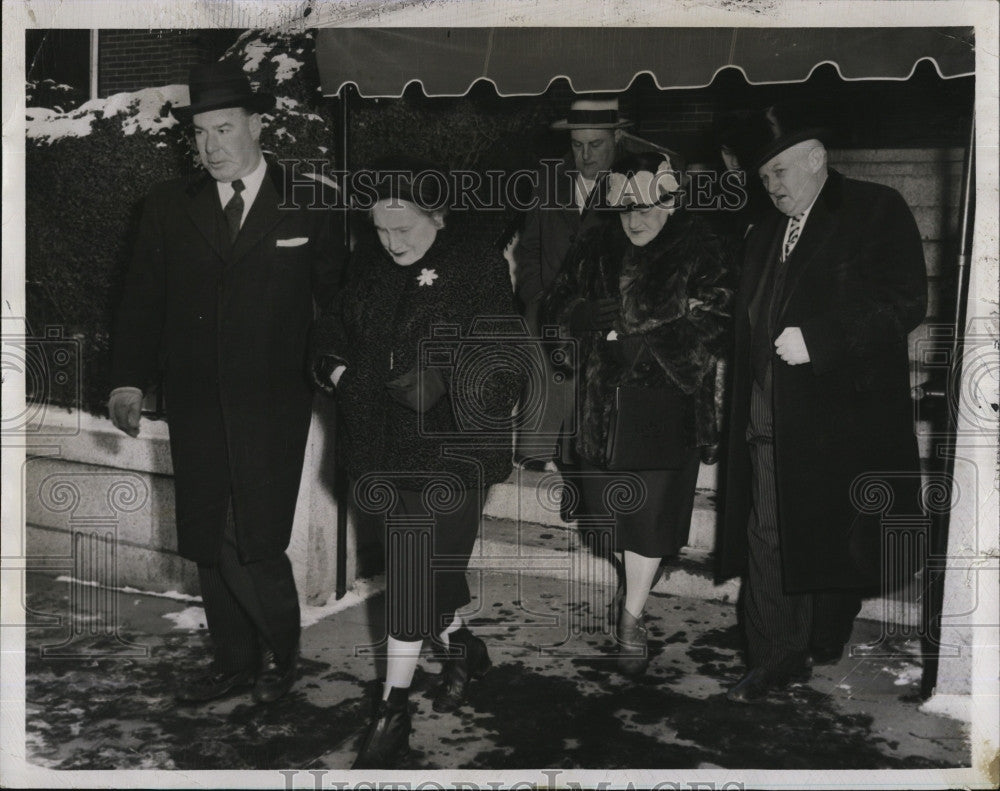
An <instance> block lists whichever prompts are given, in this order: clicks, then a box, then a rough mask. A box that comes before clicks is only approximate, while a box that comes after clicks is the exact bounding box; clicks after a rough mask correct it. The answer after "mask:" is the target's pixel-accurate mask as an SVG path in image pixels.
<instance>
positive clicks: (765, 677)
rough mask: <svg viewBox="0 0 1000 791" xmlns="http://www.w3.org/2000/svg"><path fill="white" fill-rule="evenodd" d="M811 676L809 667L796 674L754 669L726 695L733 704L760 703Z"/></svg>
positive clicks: (760, 668) (759, 668)
mask: <svg viewBox="0 0 1000 791" xmlns="http://www.w3.org/2000/svg"><path fill="white" fill-rule="evenodd" d="M809 675H810V671H809V668H808V667H803V668H801V669H800V670H798V671H796V672H794V673H787V672H783V671H778V670H766V669H765V668H762V667H754V668H751V669H750V670H749V671H748V672H747V674H746V675H745V676H743V678H741V679H740V680H739V682H738V683H737V684H736V685H735V686H734V687H732V688H731V689H730V690H729V691H728V692H727V693H726V697H727V698H728V699H729V700H731V701H732V702H733V703H760V702H761V701H762V700H766V699H767V697H768V696H769V695H770V694H771V693H772V692H777V691H779V690H782V689H784V688H785V687H787V686H788V685H789V684H792V683H795V682H800V681H807V680H808V679H809Z"/></svg>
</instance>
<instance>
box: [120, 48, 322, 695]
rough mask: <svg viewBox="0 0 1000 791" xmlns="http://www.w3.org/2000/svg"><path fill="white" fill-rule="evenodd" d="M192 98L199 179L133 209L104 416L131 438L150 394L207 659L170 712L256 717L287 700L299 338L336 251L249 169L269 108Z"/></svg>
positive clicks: (223, 98) (300, 413)
mask: <svg viewBox="0 0 1000 791" xmlns="http://www.w3.org/2000/svg"><path fill="white" fill-rule="evenodd" d="M190 93H191V103H190V105H188V106H186V107H178V108H174V109H173V110H172V112H173V114H174V116H175V117H176V118H177V119H178V120H180V121H181V122H182V123H184V124H190V125H191V126H192V127H193V132H194V140H195V143H196V145H197V148H198V154H199V157H200V159H201V164H202V165H203V166H204V171H203V172H202V173H200V174H199V175H197V176H194V177H190V178H186V179H176V180H174V181H169V182H165V183H163V184H159V185H157V186H155V187H154V188H153V189H152V191H151V192H150V194H149V196H148V197H147V199H146V201H145V205H144V207H143V213H142V219H141V222H140V225H139V230H138V235H137V238H136V244H135V248H134V254H133V258H132V263H131V266H130V269H129V274H128V277H127V279H126V283H125V290H124V294H123V298H122V301H121V304H120V307H119V310H118V315H117V318H116V326H115V335H114V353H113V360H112V386H113V387H114V390H113V391H112V393H111V398H110V402H109V405H108V406H109V411H110V414H111V419H112V421H113V422H114V424H115V425H116V426H117V427H118V428H119V429H121V430H122V431H124V432H125V433H126V434H128V435H130V436H132V437H135V436H137V435H138V433H139V426H140V422H139V416H140V410H141V403H142V397H143V393H142V391H143V390H144V389H145V388H147V387H148V386H149V385H151V384H153V383H155V382H157V381H162V383H163V392H164V394H165V400H166V409H167V418H168V420H169V424H170V452H171V458H172V460H173V468H174V488H175V493H176V521H177V545H178V546H177V550H178V553H179V554H180V555H181V556H182V557H184V558H187V559H188V560H193V561H195V562H196V563H197V564H198V576H199V581H200V584H201V594H202V599H203V602H204V606H205V617H206V620H207V622H208V629H209V633H210V634H211V637H212V643H213V649H214V654H215V655H214V661H213V662H212V665H211V667H210V668H208V669H207V670H206V671H205V672H203V673H201V674H199V675H196V676H193V677H184V678H182V679H179V689H178V692H177V698H178V700H179V701H180V702H182V703H203V702H206V701H209V700H214V699H217V698H221V697H224V696H227V695H230V694H232V693H234V692H238V691H244V690H246V691H250V690H252V694H253V698H254V699H255V700H256V701H257V702H261V703H267V702H270V701H273V700H276V699H277V698H279V697H281V696H282V695H284V694H285V692H287V691H288V689H289V688H290V687H291V685H292V682H293V680H294V675H295V669H296V663H297V658H298V641H299V631H300V623H299V605H298V594H297V591H296V588H295V580H294V578H293V576H292V568H291V564H290V563H289V560H288V557H287V556H286V555H285V549H286V548H287V546H288V542H289V538H290V536H291V530H292V519H293V516H294V513H295V502H296V498H297V492H298V487H299V478H300V476H301V473H302V461H303V457H304V452H305V445H306V437H307V434H308V432H309V423H310V419H311V414H312V408H311V407H312V392H311V389H310V385H309V381H308V379H307V376H306V344H307V338H308V334H309V328H310V324H311V322H312V317H313V310H314V303H315V304H318V305H319V306H320V307H322V306H323V305H325V303H326V302H327V301H329V300H330V299H331V298H332V297H333V294H334V291H335V289H336V284H337V280H338V262H339V259H340V255H339V250H340V246H339V244H338V243H337V239H336V236H335V227H336V226H335V223H334V217H335V215H334V213H333V212H330V211H329V210H328V209H325V208H320V209H318V210H317V211H309V210H308V209H307V208H305V207H308V206H309V205H311V204H313V203H314V200H313V199H314V198H316V197H317V196H316V195H314V194H309V193H310V192H311V190H306V191H305V192H303V193H301V194H300V193H293V192H292V186H293V185H292V183H291V181H290V180H288V177H289V176H290V174H286V173H285V172H284V171H283V169H282V168H281V167H278V166H277V165H276V164H275V163H274V162H270V161H267V160H266V159H265V158H264V157H263V155H262V153H261V147H260V134H261V129H262V125H263V122H262V119H261V114H262V113H265V112H267V111H268V110H270V109H271V108H272V107H273V106H274V104H275V99H274V97H273V96H271V95H268V94H263V93H255V92H254V91H252V90H251V87H250V82H249V80H248V79H247V76H246V75H245V74H244V72H243V70H242V69H241V68H240V67H239V66H238V65H236V64H233V63H224V62H223V63H212V64H208V65H204V66H196V67H194V68H193V69H192V70H191V78H190ZM300 186H301V185H300ZM321 188H322V187H321V186H319V185H318V186H317V189H321ZM296 200H298V203H295V201H296ZM317 205H318V204H317Z"/></svg>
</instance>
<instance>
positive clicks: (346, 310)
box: [312, 215, 527, 490]
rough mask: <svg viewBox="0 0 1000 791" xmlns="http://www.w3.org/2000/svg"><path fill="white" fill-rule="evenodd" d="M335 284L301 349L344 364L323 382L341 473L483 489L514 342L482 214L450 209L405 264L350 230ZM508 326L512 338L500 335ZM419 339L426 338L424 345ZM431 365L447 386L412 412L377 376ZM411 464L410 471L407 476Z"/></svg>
mask: <svg viewBox="0 0 1000 791" xmlns="http://www.w3.org/2000/svg"><path fill="white" fill-rule="evenodd" d="M348 270H349V275H348V277H347V278H346V282H345V284H344V287H343V289H342V290H341V292H340V294H339V295H338V296H337V299H336V300H335V301H334V304H333V306H332V308H331V310H329V311H328V312H327V313H325V314H324V315H323V316H321V317H320V319H319V321H318V322H317V326H316V333H315V338H314V347H313V351H312V356H313V359H314V360H318V359H319V358H320V357H323V356H329V357H333V358H336V360H338V361H339V362H341V363H342V364H344V365H346V366H347V368H346V371H345V372H344V374H343V376H342V377H341V378H340V380H339V381H338V383H337V387H336V388H333V387H332V385H330V383H329V382H323V381H317V384H318V385H319V386H321V387H323V388H325V389H326V390H327V391H328V392H331V393H335V394H336V397H337V402H338V405H339V408H340V410H341V413H342V415H343V418H344V420H343V425H342V431H341V433H340V434H338V437H337V454H338V459H339V462H340V464H341V465H342V467H343V468H344V469H345V470H346V471H347V474H348V476H350V477H351V478H352V479H355V480H357V479H358V478H360V477H361V476H363V475H365V474H367V473H386V474H387V475H389V476H390V477H391V480H392V482H393V484H394V485H396V486H398V487H399V488H402V489H413V490H418V489H421V488H422V487H423V486H424V484H425V483H426V480H427V477H426V476H427V474H434V473H444V474H445V475H443V476H442V478H441V480H442V481H446V480H450V481H456V480H457V481H458V486H459V487H460V488H485V487H486V486H489V485H491V484H494V483H499V482H500V481H503V480H505V479H506V478H507V477H509V475H510V473H511V446H510V431H511V428H512V420H511V413H512V410H513V407H514V403H515V401H516V400H517V397H518V394H519V393H520V389H521V387H522V386H523V384H524V371H523V369H519V368H518V366H517V365H514V366H513V367H512V366H511V365H509V363H510V362H511V359H510V357H509V355H508V354H507V353H506V352H505V351H504V346H505V345H506V344H507V343H509V342H511V341H513V342H515V343H520V344H521V345H522V346H523V345H524V344H525V343H526V340H527V339H526V338H525V337H523V335H521V333H523V330H521V329H520V328H521V327H522V326H523V325H522V324H521V320H520V318H519V317H518V316H517V313H516V311H515V309H514V299H513V291H512V289H511V282H510V274H509V269H508V266H507V262H506V261H505V260H504V258H503V256H502V255H501V254H500V253H499V252H498V251H497V250H496V249H495V248H494V246H493V244H492V239H491V237H490V235H489V234H488V233H486V229H485V228H484V227H483V223H482V222H481V221H477V220H475V219H473V218H469V217H461V216H457V215H456V216H452V217H450V218H449V220H448V227H446V228H444V229H443V230H440V231H438V234H437V237H436V238H435V240H434V242H433V244H432V245H431V247H430V249H428V250H427V252H426V253H425V254H424V256H423V258H421V259H420V260H419V261H417V262H416V263H413V264H410V265H408V266H401V265H399V264H397V263H395V262H394V261H393V260H392V259H391V258H390V257H389V256H388V254H387V253H386V252H385V250H384V249H383V247H382V245H381V244H380V243H379V242H378V240H377V238H376V237H375V235H374V233H371V232H370V231H369V232H366V233H363V234H362V235H361V238H360V239H359V241H358V244H357V247H356V248H355V250H354V252H353V253H352V255H351V263H350V266H349V267H348ZM510 332H515V333H517V334H518V335H521V337H514V338H511V337H505V333H510ZM428 344H433V346H430V345H428ZM417 366H419V367H420V368H421V369H427V368H429V367H432V368H436V369H437V370H438V371H439V372H440V373H441V374H442V376H443V378H444V379H445V380H446V382H447V386H448V392H447V394H446V395H445V396H444V397H442V398H441V399H440V400H439V401H438V402H437V403H436V404H435V405H434V406H433V407H431V408H430V409H429V410H427V411H426V412H424V413H422V414H420V413H417V412H415V411H414V410H413V409H410V408H409V407H407V406H404V405H402V404H400V403H398V402H396V401H395V400H393V399H392V398H391V397H390V394H389V390H388V388H387V387H386V385H387V383H388V382H390V381H392V380H394V379H397V378H398V377H400V376H401V375H402V374H404V373H407V372H409V371H411V370H412V369H414V368H415V367H417ZM410 473H412V477H410Z"/></svg>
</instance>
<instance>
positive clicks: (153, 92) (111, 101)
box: [25, 85, 190, 143]
mask: <svg viewBox="0 0 1000 791" xmlns="http://www.w3.org/2000/svg"><path fill="white" fill-rule="evenodd" d="M189 101H190V100H189V98H188V89H187V86H186V85H164V86H161V87H158V88H143V89H142V90H139V91H135V92H133V93H116V94H114V95H112V96H109V97H107V98H106V99H91V100H90V101H89V102H85V103H84V104H81V105H80V106H79V107H78V108H76V109H75V110H71V111H70V112H68V113H63V112H58V111H56V110H50V109H48V108H45V107H28V108H27V109H26V111H25V115H26V117H27V125H26V134H27V136H28V138H30V139H34V140H39V141H41V140H45V141H48V142H50V143H51V142H54V141H56V140H60V139H62V138H64V137H86V136H87V135H89V134H90V132H91V131H92V129H93V123H94V121H95V120H96V119H98V118H110V117H112V116H123V118H122V131H123V132H124V133H125V134H126V135H133V134H135V133H136V132H140V131H141V132H153V133H157V132H161V131H163V130H164V129H169V128H170V127H172V126H175V125H176V124H177V123H178V121H177V119H176V118H174V117H173V116H172V115H170V114H169V113H168V114H167V115H166V116H161V115H160V111H161V110H162V109H163V106H164V105H165V104H166V103H167V102H170V103H171V104H172V105H174V106H183V105H186V104H188V103H189Z"/></svg>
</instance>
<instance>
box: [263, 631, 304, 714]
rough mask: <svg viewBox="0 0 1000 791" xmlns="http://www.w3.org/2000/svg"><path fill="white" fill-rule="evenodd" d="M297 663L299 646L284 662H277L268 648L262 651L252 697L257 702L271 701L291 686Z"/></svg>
mask: <svg viewBox="0 0 1000 791" xmlns="http://www.w3.org/2000/svg"><path fill="white" fill-rule="evenodd" d="M298 664H299V647H298V645H296V646H295V649H294V650H293V651H292V655H291V656H290V657H289V658H288V660H287V661H285V662H279V661H278V659H277V657H276V656H275V654H274V651H272V650H271V649H270V648H268V649H266V650H265V651H264V655H263V657H262V658H261V663H260V675H258V676H257V683H256V684H254V687H253V699H254V700H255V701H257V702H258V703H272V702H274V701H276V700H277V699H278V698H280V697H281V696H282V695H284V694H285V693H286V692H288V690H290V689H291V688H292V683H293V682H294V681H295V670H296V668H297V667H298Z"/></svg>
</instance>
